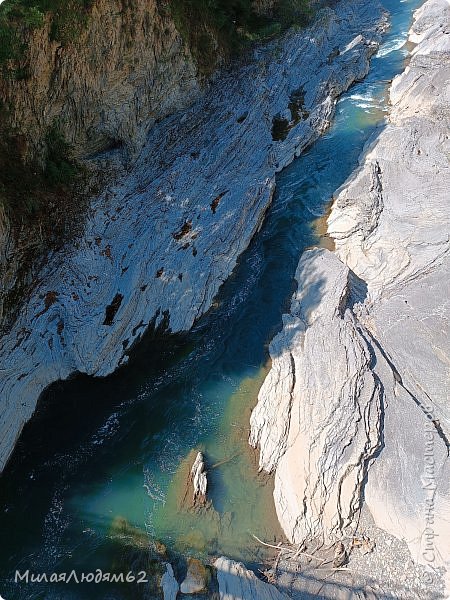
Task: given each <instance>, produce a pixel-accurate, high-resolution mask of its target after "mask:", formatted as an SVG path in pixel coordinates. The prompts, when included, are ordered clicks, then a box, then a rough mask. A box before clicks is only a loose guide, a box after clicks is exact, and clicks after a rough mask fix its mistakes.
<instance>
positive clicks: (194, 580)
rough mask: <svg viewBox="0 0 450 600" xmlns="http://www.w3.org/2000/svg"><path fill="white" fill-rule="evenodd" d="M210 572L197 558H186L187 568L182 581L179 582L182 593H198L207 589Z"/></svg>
mask: <svg viewBox="0 0 450 600" xmlns="http://www.w3.org/2000/svg"><path fill="white" fill-rule="evenodd" d="M210 580H211V573H210V571H209V569H208V568H207V567H205V565H204V564H203V563H202V562H201V561H199V560H198V559H197V558H189V559H188V569H187V574H186V577H185V579H184V581H183V582H182V583H181V586H180V591H181V593H182V594H198V593H200V592H205V591H206V590H207V589H208V586H209V582H210Z"/></svg>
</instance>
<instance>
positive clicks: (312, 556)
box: [251, 533, 324, 564]
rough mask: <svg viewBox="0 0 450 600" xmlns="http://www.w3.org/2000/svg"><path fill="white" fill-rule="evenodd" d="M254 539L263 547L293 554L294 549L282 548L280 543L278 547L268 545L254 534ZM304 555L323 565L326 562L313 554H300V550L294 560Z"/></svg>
mask: <svg viewBox="0 0 450 600" xmlns="http://www.w3.org/2000/svg"><path fill="white" fill-rule="evenodd" d="M251 535H252V537H254V538H255V540H256V541H257V542H259V543H260V544H262V545H263V546H267V547H268V548H273V549H274V550H280V551H281V552H292V548H287V547H286V546H282V545H281V543H282V542H280V543H279V544H278V546H274V545H273V544H268V543H267V542H263V541H262V540H260V539H259V537H256V535H254V534H253V533H252V534H251ZM299 555H302V556H306V557H307V558H312V559H314V560H319V561H321V564H322V563H323V562H324V560H323V559H322V558H319V557H318V556H314V555H313V554H307V553H306V552H300V551H299V550H297V552H296V553H295V554H294V557H293V558H297V556H299Z"/></svg>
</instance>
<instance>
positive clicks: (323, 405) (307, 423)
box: [250, 250, 382, 543]
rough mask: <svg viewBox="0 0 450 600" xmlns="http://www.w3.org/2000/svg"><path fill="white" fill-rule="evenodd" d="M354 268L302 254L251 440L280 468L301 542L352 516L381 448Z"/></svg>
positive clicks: (318, 253) (378, 392)
mask: <svg viewBox="0 0 450 600" xmlns="http://www.w3.org/2000/svg"><path fill="white" fill-rule="evenodd" d="M349 274H350V273H349V269H348V268H347V267H346V266H345V265H344V264H343V263H341V262H340V260H339V259H338V258H337V257H336V256H335V255H333V254H332V253H331V252H329V251H328V250H311V251H307V252H305V253H304V255H303V256H302V259H301V261H300V263H299V266H298V269H297V273H296V279H297V281H298V283H299V291H298V292H297V293H296V294H295V296H294V298H293V301H292V305H291V312H290V314H289V315H288V316H285V319H284V328H283V330H282V331H281V333H279V334H278V335H277V336H276V338H275V339H274V340H273V342H272V344H271V346H270V354H271V357H272V361H273V367H272V369H271V371H270V373H269V375H268V377H267V379H266V380H265V382H264V384H263V387H262V388H261V391H260V394H259V398H258V405H257V407H256V408H255V410H254V411H253V413H252V417H251V436H250V443H251V444H252V445H253V446H255V447H256V446H257V445H259V446H260V449H261V453H260V466H261V468H264V469H265V470H266V471H273V470H274V469H275V468H276V474H275V490H274V497H275V504H276V508H277V514H278V517H279V520H280V523H281V525H282V527H283V529H284V530H285V531H286V532H287V533H288V534H289V537H290V539H291V540H292V541H294V542H298V543H300V542H302V541H303V540H305V539H312V538H315V537H317V536H321V535H322V534H324V535H325V538H326V542H327V543H329V542H330V537H331V536H332V534H333V533H337V534H338V533H339V532H340V531H341V530H342V529H343V528H344V527H345V526H346V525H348V524H350V523H351V522H352V518H353V515H354V513H355V511H356V509H357V508H358V506H359V502H360V496H361V489H362V484H363V481H364V477H365V474H366V471H367V465H368V462H369V460H370V459H371V458H372V457H373V456H374V454H375V452H376V451H377V450H378V449H379V447H380V445H381V440H380V414H381V410H382V407H381V401H382V389H381V386H380V383H379V381H378V380H377V378H376V376H375V375H374V373H373V372H372V370H371V366H372V365H371V362H372V357H371V349H370V347H369V346H368V344H367V342H366V339H365V338H364V336H363V335H362V334H361V333H360V332H359V330H358V323H357V321H356V320H355V317H354V316H353V313H352V311H351V309H350V306H349V286H350V284H349ZM330 348H332V351H331V352H330Z"/></svg>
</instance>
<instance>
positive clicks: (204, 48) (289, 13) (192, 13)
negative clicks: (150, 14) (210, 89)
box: [169, 0, 310, 73]
mask: <svg viewBox="0 0 450 600" xmlns="http://www.w3.org/2000/svg"><path fill="white" fill-rule="evenodd" d="M169 7H170V11H171V14H172V18H173V19H174V22H175V25H176V27H177V29H178V31H179V32H180V34H181V35H182V37H183V38H184V40H185V41H186V43H187V44H188V46H189V48H190V49H191V51H192V53H193V55H194V58H195V59H196V60H197V63H198V65H199V68H200V69H201V70H202V71H204V72H206V73H208V72H209V71H212V70H213V69H214V67H215V62H216V60H217V52H215V45H216V43H218V44H219V45H220V47H221V48H222V50H224V51H225V54H228V55H233V54H236V53H237V52H239V51H240V50H241V49H242V48H243V47H244V46H246V45H247V44H248V43H251V42H258V41H262V40H265V39H268V38H270V37H273V36H274V35H277V34H279V33H280V32H281V31H282V30H284V29H286V28H287V27H289V26H291V25H293V24H299V25H304V24H305V23H306V22H307V21H308V19H309V16H310V7H309V0H278V1H277V2H276V3H275V7H274V11H273V15H272V16H271V17H268V16H262V15H258V14H256V13H255V12H254V10H253V8H252V1H251V0H170V1H169Z"/></svg>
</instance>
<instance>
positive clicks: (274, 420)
mask: <svg viewBox="0 0 450 600" xmlns="http://www.w3.org/2000/svg"><path fill="white" fill-rule="evenodd" d="M449 23H450V5H449V4H448V2H446V1H445V0H428V1H427V2H426V3H425V4H424V5H423V6H422V8H421V9H420V10H418V11H417V12H416V13H415V22H414V25H413V28H412V31H411V36H410V40H411V41H412V42H414V43H416V44H417V45H416V47H415V48H414V50H413V51H412V56H411V60H410V62H409V65H408V67H407V68H406V69H405V71H404V73H403V74H402V75H401V76H399V77H397V78H396V79H395V80H394V82H393V84H392V88H391V102H392V109H391V112H390V117H389V121H388V123H387V124H386V127H385V128H384V129H383V130H382V131H380V132H379V134H378V136H377V137H376V138H375V139H374V140H373V141H372V143H371V145H370V148H369V149H368V151H367V153H366V155H365V157H364V159H363V161H362V164H361V167H360V169H359V170H358V171H357V172H356V173H355V175H354V176H353V177H352V178H351V179H350V180H349V181H348V182H347V183H346V184H345V185H344V186H343V188H342V189H341V190H340V191H339V193H338V196H337V199H336V201H335V203H334V206H333V208H332V211H331V215H330V217H329V220H328V233H329V234H330V235H331V236H332V237H333V238H334V239H335V244H336V252H335V254H332V253H330V252H329V251H327V250H313V251H308V252H306V253H305V254H304V255H303V256H302V258H301V260H300V263H299V266H298V270H297V274H296V279H297V281H298V291H297V292H296V294H295V295H294V297H293V300H292V306H291V312H290V314H289V315H287V316H285V319H284V328H283V330H282V332H281V333H280V334H279V335H278V336H277V337H276V338H275V339H274V341H273V342H272V345H271V348H270V353H271V356H272V361H273V365H272V370H271V372H270V373H269V375H268V377H267V379H266V381H265V383H264V385H263V387H262V389H261V391H260V395H259V399H258V405H257V407H256V408H255V410H254V412H253V414H252V418H251V437H250V442H251V443H252V444H253V445H254V446H256V445H259V446H260V450H261V453H260V466H261V468H263V469H266V470H268V471H275V492H274V495H275V502H276V507H277V513H278V516H279V519H280V523H281V524H282V526H283V528H284V530H285V532H286V534H287V535H288V537H289V538H290V539H291V540H292V541H294V542H297V543H301V542H303V541H305V540H308V539H309V540H310V539H312V538H319V539H322V540H325V541H330V540H333V539H338V538H339V537H341V536H343V535H345V534H346V533H349V532H351V531H352V530H354V528H355V527H356V522H357V517H358V510H357V509H358V508H360V507H361V505H362V503H363V502H365V504H366V507H367V508H368V509H369V510H370V513H371V515H372V517H373V519H374V521H375V524H376V525H377V526H378V527H380V528H381V529H384V530H385V531H386V532H388V533H390V534H393V535H395V536H397V537H398V538H400V539H402V540H404V541H405V542H406V543H407V544H408V547H409V550H410V552H411V554H412V557H413V559H414V561H416V562H419V563H421V564H424V565H427V566H428V567H429V568H430V569H431V570H432V571H433V576H434V573H435V572H436V573H437V572H438V570H439V569H440V568H446V569H447V571H446V575H445V577H446V578H447V582H448V581H449V579H450V578H449V573H450V564H449V563H448V560H449V556H450V542H449V540H450V529H449V527H450V525H449V524H450V462H449V445H448V439H449V437H450V419H449V402H448V390H449V381H450V378H449V362H450V361H449V343H448V339H449V328H448V314H449V297H450V293H449V292H450V284H449V282H450V269H449V262H448V254H449V216H448V212H449V210H448V209H449V207H448V199H449V197H450V165H449V161H448V156H449V150H450V141H449V131H450V36H449V30H448V24H449ZM347 526H348V527H347Z"/></svg>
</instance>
